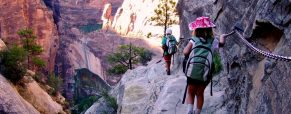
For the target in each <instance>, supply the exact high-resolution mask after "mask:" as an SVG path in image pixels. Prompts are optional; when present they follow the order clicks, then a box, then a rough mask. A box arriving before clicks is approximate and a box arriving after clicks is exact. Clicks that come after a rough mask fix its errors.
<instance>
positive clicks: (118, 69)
mask: <svg viewBox="0 0 291 114" xmlns="http://www.w3.org/2000/svg"><path fill="white" fill-rule="evenodd" d="M152 55H153V53H151V52H150V51H148V50H146V49H145V48H141V47H136V46H134V45H132V44H129V45H121V46H120V47H119V48H118V50H117V51H116V52H115V53H112V54H110V55H109V56H108V57H107V59H108V61H109V62H110V63H111V64H112V65H113V67H112V68H111V69H109V71H108V72H109V73H111V74H123V73H125V72H126V71H127V70H128V69H132V68H133V65H136V64H138V63H141V64H143V65H145V64H146V63H147V62H148V61H150V60H151V57H152Z"/></svg>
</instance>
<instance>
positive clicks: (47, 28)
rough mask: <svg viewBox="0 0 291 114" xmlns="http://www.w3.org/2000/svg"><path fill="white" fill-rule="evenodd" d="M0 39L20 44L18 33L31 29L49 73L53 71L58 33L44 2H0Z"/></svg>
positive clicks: (40, 0)
mask: <svg viewBox="0 0 291 114" xmlns="http://www.w3.org/2000/svg"><path fill="white" fill-rule="evenodd" d="M0 10H1V12H0V15H1V16H0V38H2V39H3V41H4V42H7V43H8V45H11V44H12V43H20V39H19V36H18V35H17V31H18V30H20V29H23V28H31V29H32V30H33V31H34V33H35V34H36V36H37V43H38V44H40V45H41V46H42V47H43V49H44V52H43V54H42V58H44V59H45V60H46V62H47V68H48V70H49V71H52V70H53V67H54V61H55V56H56V51H57V46H58V38H59V37H58V32H57V28H56V26H55V23H54V20H53V13H52V12H51V11H50V10H48V9H47V7H46V6H45V4H44V3H43V1H42V0H16V1H15V0H14V1H11V0H8V1H7V0H0Z"/></svg>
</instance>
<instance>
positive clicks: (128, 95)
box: [86, 0, 291, 114]
mask: <svg viewBox="0 0 291 114" xmlns="http://www.w3.org/2000/svg"><path fill="white" fill-rule="evenodd" d="M290 4H291V3H290V1H288V0H273V1H268V0H250V1H234V0H229V1H225V0H205V1H193V0H179V2H178V5H177V9H178V12H179V16H180V30H181V38H190V37H191V34H190V31H189V28H188V24H189V23H190V22H192V21H194V20H195V18H196V17H198V16H209V17H211V18H212V20H214V22H215V24H216V25H217V27H216V28H215V29H214V32H215V36H218V35H219V34H222V33H228V32H230V31H231V30H232V28H233V27H234V26H235V25H241V28H242V29H244V32H243V35H244V37H245V38H247V41H249V42H250V43H251V45H253V46H255V47H257V48H259V49H261V50H264V51H266V52H269V53H273V54H277V55H284V56H288V57H289V58H290V56H291V55H290V51H291V50H290V49H291V48H290V46H291V40H290V34H291V30H290V29H291V28H290V20H291V16H290V15H291V14H290V13H291V9H290ZM237 23H238V24H237ZM226 42H227V43H226V46H225V47H224V48H223V49H220V53H221V56H222V58H223V60H222V61H223V63H224V71H223V72H221V73H220V74H219V75H218V76H216V77H215V79H214V82H215V84H214V96H213V97H210V96H209V94H208V92H209V88H208V89H206V91H205V104H204V106H203V109H202V113H205V114H209V113H215V114H236V113H240V114H252V113H259V114H288V113H289V112H290V111H291V110H290V109H291V108H290V106H291V103H290V97H291V96H290V94H289V93H290V92H289V91H290V90H291V87H290V79H291V77H290V67H291V66H290V65H291V64H290V62H287V61H280V60H274V59H271V58H267V57H265V56H262V55H260V54H258V53H257V52H254V51H252V50H251V48H249V47H248V46H247V45H246V43H243V41H242V40H241V39H240V38H239V35H233V36H231V37H229V38H228V39H227V41H226ZM187 43H188V41H186V40H181V45H180V46H181V47H180V49H183V48H184V46H185V44H187ZM177 56H178V57H176V59H175V62H176V63H174V70H173V73H172V75H171V76H167V75H165V71H163V70H161V69H163V65H164V63H158V64H156V63H154V62H153V63H151V64H150V65H149V66H147V67H138V68H136V69H134V70H131V71H128V72H126V74H125V75H124V76H123V78H122V80H121V81H120V83H118V84H117V86H116V87H115V88H114V89H113V90H112V91H111V94H112V95H113V96H115V97H116V99H117V104H118V106H119V107H118V110H117V113H121V114H128V113H132V114H148V113H149V114H183V113H185V110H186V109H185V105H182V104H181V98H182V95H183V92H184V86H185V83H186V80H185V77H184V75H183V73H182V72H181V62H182V59H183V56H182V54H181V53H178V55H177ZM104 102H105V101H104V100H103V101H102V100H100V101H98V102H96V103H95V104H94V105H93V106H92V107H91V108H90V109H88V111H87V112H86V113H88V114H96V113H102V112H104V111H105V112H106V111H110V112H111V111H112V109H111V108H110V106H109V105H108V104H106V103H104Z"/></svg>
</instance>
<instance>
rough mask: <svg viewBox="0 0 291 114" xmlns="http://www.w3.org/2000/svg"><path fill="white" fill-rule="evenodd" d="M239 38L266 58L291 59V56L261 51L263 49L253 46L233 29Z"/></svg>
mask: <svg viewBox="0 0 291 114" xmlns="http://www.w3.org/2000/svg"><path fill="white" fill-rule="evenodd" d="M235 32H236V33H237V34H238V36H239V38H240V39H241V40H242V41H243V43H244V44H246V45H247V46H248V47H249V48H250V49H252V50H253V51H255V52H257V53H259V54H261V55H263V56H265V57H268V58H271V59H275V60H280V61H288V62H290V61H291V57H287V56H281V55H275V54H272V53H269V52H266V51H263V50H260V49H258V48H256V47H255V46H253V45H252V44H251V43H249V42H248V41H247V40H246V39H245V38H244V37H243V35H242V34H240V33H239V32H238V31H235Z"/></svg>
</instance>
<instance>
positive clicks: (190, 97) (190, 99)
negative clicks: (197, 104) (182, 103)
mask: <svg viewBox="0 0 291 114" xmlns="http://www.w3.org/2000/svg"><path fill="white" fill-rule="evenodd" d="M196 90H197V87H195V86H194V85H191V84H189V85H188V88H187V97H186V98H187V104H194V98H195V91H196Z"/></svg>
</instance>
